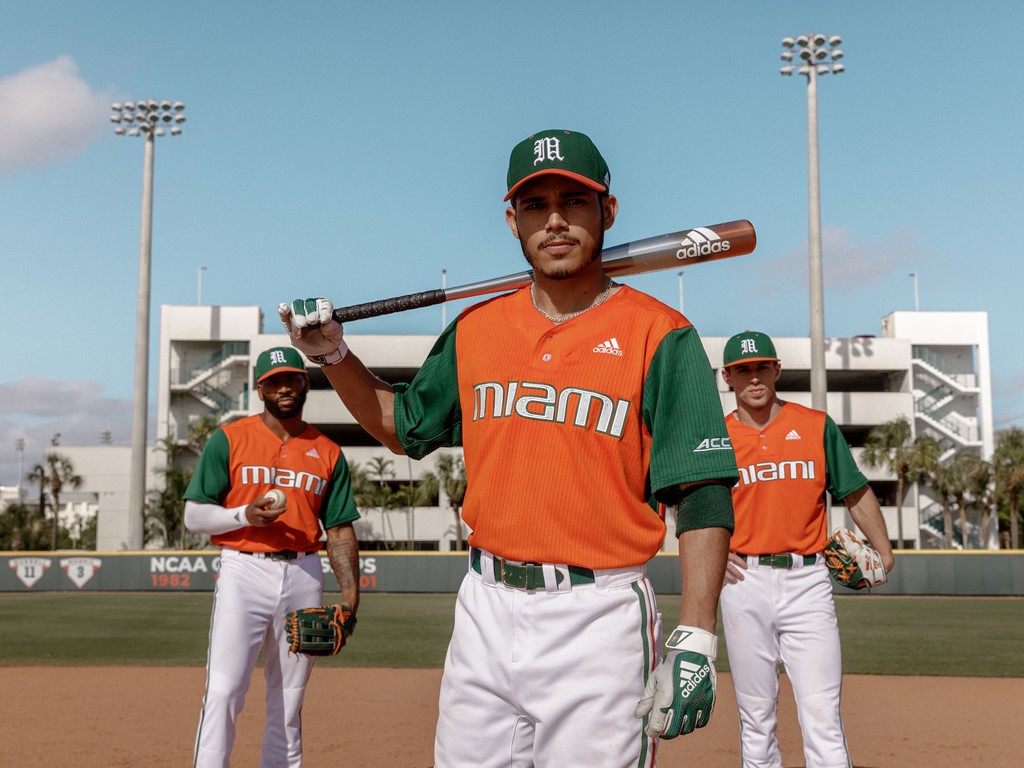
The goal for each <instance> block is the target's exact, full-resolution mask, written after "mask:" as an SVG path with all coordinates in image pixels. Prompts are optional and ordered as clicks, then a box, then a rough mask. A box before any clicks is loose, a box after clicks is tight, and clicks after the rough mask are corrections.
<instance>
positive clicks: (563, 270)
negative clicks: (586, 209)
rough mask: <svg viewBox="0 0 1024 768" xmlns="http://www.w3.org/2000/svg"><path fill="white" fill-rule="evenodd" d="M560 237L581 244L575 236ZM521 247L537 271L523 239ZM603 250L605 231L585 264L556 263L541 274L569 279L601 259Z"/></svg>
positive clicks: (528, 261) (527, 260)
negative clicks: (571, 265) (576, 265)
mask: <svg viewBox="0 0 1024 768" xmlns="http://www.w3.org/2000/svg"><path fill="white" fill-rule="evenodd" d="M549 239H555V236H554V235H552V237H551V238H549ZM559 239H563V240H564V239H571V240H574V241H575V242H576V243H577V245H578V244H579V241H577V240H575V238H564V237H562V238H559ZM540 247H543V245H541V246H540ZM519 248H520V250H522V252H523V257H524V258H525V259H526V263H527V264H529V265H530V267H531V268H532V269H533V270H534V272H537V271H538V270H537V265H536V263H535V262H534V258H533V257H532V256H531V255H530V253H529V251H527V250H526V243H524V242H523V241H522V240H520V241H519ZM603 250H604V233H603V232H602V233H601V236H600V237H599V238H598V240H597V245H596V246H595V248H594V250H593V252H591V254H590V258H589V259H587V260H586V261H585V262H584V263H583V264H580V265H579V266H578V267H576V268H575V269H572V268H569V267H567V266H565V265H563V264H562V263H556V264H555V265H554V267H553V268H552V270H551V271H550V272H542V273H541V274H543V275H544V276H545V277H547V278H550V279H552V280H567V279H569V278H570V277H576V275H578V274H580V273H581V272H583V271H584V270H586V268H587V267H589V266H590V265H591V264H593V263H594V262H595V261H597V260H598V259H600V258H601V251H603Z"/></svg>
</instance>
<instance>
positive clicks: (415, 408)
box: [394, 319, 462, 459]
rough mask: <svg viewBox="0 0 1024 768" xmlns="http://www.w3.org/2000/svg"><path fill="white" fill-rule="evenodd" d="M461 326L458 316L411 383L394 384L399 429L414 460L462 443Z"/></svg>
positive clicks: (403, 444)
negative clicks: (458, 335) (458, 332)
mask: <svg viewBox="0 0 1024 768" xmlns="http://www.w3.org/2000/svg"><path fill="white" fill-rule="evenodd" d="M457 325H458V319H455V320H453V321H452V322H451V323H450V324H449V325H448V327H447V328H446V329H445V330H444V332H443V333H442V334H441V336H440V337H439V338H438V340H437V341H436V342H435V343H434V346H433V348H432V349H431V350H430V354H429V355H427V359H426V360H425V361H424V363H423V366H422V367H421V368H420V369H419V371H418V372H417V373H416V375H415V376H414V377H413V380H412V381H411V382H409V383H408V384H395V385H394V389H395V429H396V430H397V432H398V439H399V440H400V441H401V443H402V447H403V448H404V449H405V452H406V454H408V455H409V456H411V457H412V458H414V459H422V458H423V457H424V456H426V455H427V454H428V453H430V452H431V451H433V450H435V449H437V448H441V447H445V446H452V445H461V443H462V408H461V405H460V403H459V366H458V359H457V354H456V350H455V334H456V327H457Z"/></svg>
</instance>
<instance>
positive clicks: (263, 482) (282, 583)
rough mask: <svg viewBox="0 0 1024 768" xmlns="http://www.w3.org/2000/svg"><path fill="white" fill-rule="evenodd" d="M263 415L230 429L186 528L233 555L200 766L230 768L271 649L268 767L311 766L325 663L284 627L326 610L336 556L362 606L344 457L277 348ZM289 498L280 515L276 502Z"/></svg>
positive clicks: (295, 368)
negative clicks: (311, 735) (313, 718)
mask: <svg viewBox="0 0 1024 768" xmlns="http://www.w3.org/2000/svg"><path fill="white" fill-rule="evenodd" d="M256 391H257V393H258V394H259V397H260V399H261V400H262V401H263V412H262V413H259V414H256V415H254V416H248V417H246V418H244V419H239V420H238V421H235V422H232V423H230V424H227V425H225V426H223V427H221V428H220V429H218V430H217V431H216V432H214V434H213V435H212V437H211V438H210V441H209V442H208V443H207V444H206V447H205V448H204V449H203V453H202V455H201V456H200V458H199V464H198V466H197V467H196V471H195V474H193V476H192V480H191V481H190V482H189V485H188V489H187V490H186V491H185V499H186V502H185V525H186V526H187V527H188V529H189V530H190V531H192V532H194V533H206V534H209V535H210V538H211V541H212V542H213V543H214V544H217V545H218V546H220V547H221V558H220V571H219V574H218V577H217V587H216V590H215V592H214V599H213V613H212V615H211V618H210V648H209V654H208V657H207V665H206V693H205V695H204V697H203V710H202V714H201V715H200V718H199V731H198V733H197V734H196V746H195V761H194V766H197V768H198V767H199V766H203V767H204V768H205V767H206V766H227V765H229V763H230V761H231V748H232V746H233V744H234V741H235V721H236V719H237V717H238V713H239V712H240V711H241V709H242V706H243V704H244V701H245V693H246V691H247V690H248V688H249V679H250V678H251V676H252V671H253V668H254V667H255V665H256V658H257V655H258V653H259V651H260V649H261V648H262V650H263V657H264V658H263V668H264V669H263V671H264V676H265V677H266V682H267V700H266V728H265V730H264V733H263V754H262V758H261V760H260V765H261V766H263V768H270V767H271V766H273V767H274V768H277V767H279V766H298V765H300V764H301V762H302V700H303V696H304V694H305V690H306V682H307V681H308V679H309V673H310V670H311V669H312V664H313V659H312V657H310V656H301V655H296V654H289V653H288V643H287V641H286V638H285V633H284V618H285V616H286V615H287V614H288V613H289V612H290V611H293V610H295V609H298V608H309V607H312V606H317V605H320V602H321V599H322V590H323V569H322V567H321V564H320V558H319V557H318V556H317V553H318V552H319V550H320V547H321V541H322V539H323V535H324V531H325V530H326V538H327V557H328V559H329V561H330V563H331V568H332V570H333V571H334V575H335V577H336V578H337V579H338V585H339V588H340V589H341V593H342V596H343V599H344V602H345V604H347V605H349V606H351V608H352V611H353V612H355V610H356V609H357V608H358V606H359V544H358V542H357V541H356V537H355V533H354V531H353V529H352V521H353V520H356V519H358V517H359V514H358V512H357V511H356V507H355V503H354V501H353V498H352V486H351V482H350V478H349V473H348V464H347V463H346V461H345V458H344V457H343V456H342V454H341V449H340V448H339V447H338V446H337V445H336V444H335V443H334V442H332V441H331V440H329V439H328V438H326V437H325V436H324V435H322V434H320V432H319V431H317V430H316V429H314V428H313V427H311V426H309V425H308V424H306V422H304V421H303V420H302V408H303V404H304V403H305V400H306V393H307V392H308V391H309V379H308V377H307V375H306V368H305V363H304V362H303V360H302V356H301V355H300V354H299V353H298V352H296V351H295V350H294V349H292V348H291V347H276V348H274V349H269V350H267V351H266V352H263V353H261V354H260V355H259V357H258V358H257V360H256ZM272 489H278V490H279V491H282V492H283V493H284V499H285V505H284V506H283V507H277V506H276V504H274V502H273V501H272V500H270V499H268V498H267V492H268V491H271V490H272Z"/></svg>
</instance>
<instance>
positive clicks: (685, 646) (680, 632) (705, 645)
mask: <svg viewBox="0 0 1024 768" xmlns="http://www.w3.org/2000/svg"><path fill="white" fill-rule="evenodd" d="M665 647H666V648H668V649H669V650H672V651H693V652H694V653H700V654H703V655H704V656H707V657H708V658H709V659H711V660H712V661H714V660H715V658H716V657H717V656H718V637H717V636H716V635H713V634H712V633H711V632H708V631H707V630H705V629H701V628H700V627H688V626H686V625H685V624H680V625H679V626H678V627H676V628H675V629H674V630H672V634H671V635H669V636H668V640H666V641H665Z"/></svg>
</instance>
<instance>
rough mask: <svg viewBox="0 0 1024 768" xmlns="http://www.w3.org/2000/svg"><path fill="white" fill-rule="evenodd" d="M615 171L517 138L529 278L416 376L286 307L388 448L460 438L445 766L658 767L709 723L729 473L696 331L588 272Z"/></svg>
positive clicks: (305, 308)
mask: <svg viewBox="0 0 1024 768" xmlns="http://www.w3.org/2000/svg"><path fill="white" fill-rule="evenodd" d="M610 180H611V175H610V173H609V171H608V166H607V165H606V163H605V161H604V158H603V157H602V156H601V153H600V152H599V151H598V149H597V147H596V146H594V144H593V142H592V141H591V140H590V139H589V138H588V137H587V136H585V135H584V134H582V133H577V132H572V131H564V130H549V131H543V132H541V133H537V134H535V135H533V136H531V137H529V138H528V139H525V140H524V141H522V142H521V143H519V144H518V145H516V147H515V148H514V149H513V150H512V153H511V157H510V161H509V168H508V178H507V182H508V186H507V189H508V194H507V195H506V197H505V200H506V201H507V202H508V208H507V210H506V211H505V221H506V223H507V224H508V227H509V229H510V230H511V233H512V235H513V237H515V238H516V239H517V240H519V243H520V247H521V248H522V252H523V255H524V256H525V257H526V260H527V261H528V262H529V264H530V266H531V267H532V268H533V271H534V282H533V283H532V285H531V286H528V287H525V288H522V289H520V290H517V291H515V292H512V293H509V294H505V295H503V296H499V297H497V298H494V299H491V300H488V301H484V302H482V303H479V304H477V305H475V306H473V307H470V308H469V309H467V310H465V311H464V312H462V313H461V314H460V316H459V317H458V318H457V319H456V320H455V321H454V322H453V323H451V324H450V325H449V327H448V328H447V329H446V330H445V331H444V332H443V333H442V335H441V337H440V338H439V339H438V341H437V343H436V345H435V346H434V348H433V349H432V351H431V352H430V355H429V357H428V358H427V360H426V361H425V363H424V364H423V366H422V368H421V369H420V371H419V372H418V373H417V375H416V377H415V378H414V379H413V381H412V382H411V383H408V384H396V385H394V386H391V385H389V384H387V383H385V382H383V381H381V380H379V379H377V378H376V377H375V376H374V375H373V374H371V373H370V372H369V371H368V370H367V369H366V368H365V366H364V365H363V364H362V363H361V362H360V361H359V360H358V359H357V358H356V357H355V356H354V355H353V354H352V353H351V352H349V351H348V349H347V345H346V344H345V341H344V338H343V335H342V328H341V326H340V325H339V324H338V323H337V322H335V321H334V320H333V319H332V309H333V308H332V305H331V303H330V302H329V301H327V300H326V299H306V300H302V299H299V300H296V301H294V302H292V303H290V304H283V305H282V306H281V315H282V319H283V321H284V324H285V328H286V329H287V331H288V333H289V335H290V336H291V338H292V343H293V344H295V346H297V347H298V348H299V349H301V350H302V351H303V352H305V353H306V355H307V357H309V359H310V360H312V361H314V362H318V363H320V364H321V365H323V366H324V368H323V370H324V372H325V374H326V376H327V378H328V379H329V380H330V382H331V384H332V385H333V387H334V388H335V390H337V392H338V394H339V396H340V397H341V399H342V401H343V402H344V403H345V405H346V407H347V408H348V410H349V411H350V412H351V413H352V414H353V415H354V416H355V417H356V419H357V420H358V421H359V423H360V424H362V425H363V427H364V428H366V429H367V430H368V431H369V432H370V433H371V434H372V435H374V436H375V437H376V438H377V439H378V440H380V441H381V443H383V444H384V445H386V446H387V447H388V448H390V449H391V450H392V451H394V452H395V453H398V454H402V453H405V454H408V455H410V456H413V457H414V458H419V457H422V456H424V455H426V454H428V453H430V452H431V451H433V450H434V449H436V448H439V447H441V446H452V445H459V444H461V445H462V446H463V448H464V451H465V463H466V477H467V482H468V490H467V493H466V498H465V502H464V506H463V508H462V515H463V518H464V520H465V522H466V524H467V525H468V526H469V528H470V529H471V530H472V533H471V535H470V539H469V543H470V545H471V549H470V554H469V557H468V563H467V566H468V568H467V575H466V577H465V579H464V581H463V583H462V586H461V588H460V591H459V596H458V601H457V606H456V614H455V629H454V633H453V635H452V638H451V643H450V645H449V648H448V654H447V657H446V660H445V667H444V675H443V680H442V684H441V694H440V702H439V710H440V711H439V718H438V723H437V732H436V738H435V761H436V765H437V766H438V767H439V768H462V767H464V768H499V767H500V768H512V767H513V766H515V767H516V768H519V767H523V768H525V767H526V766H537V767H538V768H565V766H585V765H593V766H598V765H600V766H621V768H626V766H630V767H631V768H636V767H637V766H653V765H655V747H656V741H655V739H656V738H657V737H664V738H672V737H675V736H677V735H679V734H680V733H689V732H691V731H693V729H694V728H697V727H701V726H703V725H704V724H705V723H706V722H707V720H708V717H709V716H710V714H711V709H712V706H713V704H714V695H715V668H714V662H715V652H716V642H715V640H716V638H715V634H714V630H715V624H716V611H717V606H718V594H719V592H720V590H721V586H722V579H723V578H724V571H725V563H726V558H727V553H728V540H729V534H730V531H731V529H732V506H731V494H730V487H731V486H732V484H733V483H734V482H735V480H736V466H735V462H734V460H733V454H732V451H731V450H730V449H729V448H728V441H727V440H725V437H726V431H725V425H724V423H723V418H722V410H721V405H720V400H719V398H718V395H717V393H716V387H715V384H714V375H713V372H712V371H711V370H710V367H709V363H708V360H707V357H706V355H705V353H704V349H703V346H702V344H701V341H700V339H699V337H698V335H697V331H696V330H695V329H694V328H693V326H691V325H690V323H689V322H688V321H687V319H686V318H685V317H683V316H682V315H681V314H679V313H678V312H676V311H675V310H673V309H671V308H669V307H667V306H665V305H664V304H661V303H659V302H658V301H656V300H654V299H653V298H651V297H649V296H647V295H645V294H642V293H639V292H637V291H635V290H633V289H631V288H629V287H627V286H622V285H618V284H616V283H614V282H612V280H611V279H609V278H608V277H606V276H605V274H604V271H603V270H602V268H601V263H600V255H601V248H602V243H603V240H604V232H605V230H607V229H608V228H609V227H611V226H612V224H613V223H614V222H615V216H616V213H617V211H618V202H617V200H616V199H615V197H614V196H612V195H611V194H610V193H609V183H610ZM723 446H724V447H723ZM656 498H657V499H660V500H662V501H667V502H669V503H672V504H678V505H679V511H678V514H677V520H678V522H677V530H676V534H677V535H678V537H679V551H680V562H681V567H682V572H683V578H682V583H683V599H682V610H681V615H680V619H679V626H678V627H676V628H675V630H674V631H673V632H672V633H671V636H670V639H669V641H668V645H667V649H666V653H665V654H664V658H663V660H662V661H661V663H660V665H659V663H658V662H659V656H660V650H661V649H660V643H661V640H660V637H661V617H660V615H659V614H658V612H657V607H656V605H655V598H654V594H653V591H652V589H651V584H650V582H649V581H648V579H647V577H646V574H645V563H647V561H648V560H650V559H651V557H652V556H653V555H654V554H655V553H657V552H658V550H659V549H660V547H661V546H662V543H663V541H664V537H665V532H666V526H665V521H664V519H662V517H660V516H659V513H658V512H657V506H658V505H657V503H656V501H655V499H656ZM638 702H639V703H638Z"/></svg>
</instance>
